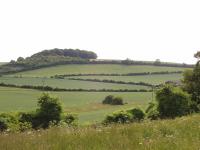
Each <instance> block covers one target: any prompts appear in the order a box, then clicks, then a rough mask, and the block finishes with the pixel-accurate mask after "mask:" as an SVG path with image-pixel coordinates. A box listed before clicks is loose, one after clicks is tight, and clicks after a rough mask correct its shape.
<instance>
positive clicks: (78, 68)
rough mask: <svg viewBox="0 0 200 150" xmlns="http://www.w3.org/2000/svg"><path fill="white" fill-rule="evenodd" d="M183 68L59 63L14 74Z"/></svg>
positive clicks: (97, 72)
mask: <svg viewBox="0 0 200 150" xmlns="http://www.w3.org/2000/svg"><path fill="white" fill-rule="evenodd" d="M183 70H185V68H178V67H161V66H146V65H142V66H141V65H131V66H127V65H115V64H105V65H101V64H96V65H91V64H90V65H85V64H84V65H76V64H73V65H60V66H55V67H48V68H42V69H37V70H32V71H25V72H20V73H16V74H14V75H22V76H29V77H41V76H42V77H49V76H53V75H56V74H58V75H59V74H78V73H82V74H84V73H87V74H92V73H95V74H99V73H120V74H125V73H140V72H160V71H183Z"/></svg>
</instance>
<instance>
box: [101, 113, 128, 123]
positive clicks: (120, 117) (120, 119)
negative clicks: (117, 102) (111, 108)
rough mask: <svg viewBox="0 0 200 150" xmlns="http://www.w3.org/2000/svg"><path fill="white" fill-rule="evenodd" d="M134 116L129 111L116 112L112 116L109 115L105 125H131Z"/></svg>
mask: <svg viewBox="0 0 200 150" xmlns="http://www.w3.org/2000/svg"><path fill="white" fill-rule="evenodd" d="M131 119H132V115H131V114H130V113H128V112H127V111H123V110H122V111H119V112H114V113H112V114H111V115H107V116H106V118H105V120H104V121H103V123H105V124H110V123H129V122H131Z"/></svg>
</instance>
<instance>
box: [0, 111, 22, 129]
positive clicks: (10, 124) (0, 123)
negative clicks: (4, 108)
mask: <svg viewBox="0 0 200 150" xmlns="http://www.w3.org/2000/svg"><path fill="white" fill-rule="evenodd" d="M8 129H9V130H10V131H17V130H19V122H18V120H17V117H16V116H15V115H14V114H8V113H2V114H0V131H6V130H8Z"/></svg>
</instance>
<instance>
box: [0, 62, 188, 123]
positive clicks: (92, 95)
mask: <svg viewBox="0 0 200 150" xmlns="http://www.w3.org/2000/svg"><path fill="white" fill-rule="evenodd" d="M185 69H186V68H178V67H158V66H147V65H143V66H139V65H128V66H127V65H113V64H107V65H99V64H98V65H60V66H55V67H48V68H42V69H37V70H32V71H25V72H19V73H16V74H10V75H4V76H2V77H0V82H3V83H6V84H15V85H33V86H38V85H39V86H51V87H54V88H56V87H58V88H65V89H133V90H135V89H138V90H139V89H151V88H149V87H147V86H140V85H129V84H116V83H103V82H91V81H78V80H69V79H68V78H65V79H54V78H49V77H50V76H53V75H56V74H78V73H82V74H91V73H105V74H106V73H108V74H111V73H119V74H125V73H142V72H161V71H169V72H170V71H183V70H185ZM181 76H182V75H181V74H163V75H140V76H76V77H74V78H82V79H102V80H103V79H109V80H116V81H126V82H147V83H150V84H160V83H164V82H165V81H169V80H170V81H171V80H173V81H174V80H175V81H177V80H180V79H181V78H182V77H181ZM50 93H51V94H52V95H55V96H57V97H59V99H60V100H61V102H62V103H63V106H64V110H65V112H72V113H77V114H78V115H79V122H80V124H91V123H94V122H101V121H102V120H103V119H104V118H105V116H106V115H107V114H109V113H112V112H113V111H117V110H121V109H127V108H133V107H140V108H142V109H143V110H145V108H146V106H147V104H148V103H149V102H150V101H151V100H152V97H153V96H152V92H50ZM41 94H42V91H39V90H31V89H19V88H8V87H0V110H1V112H11V111H12V112H13V111H32V110H35V109H36V108H37V99H38V97H39V96H40V95H41ZM108 95H114V96H120V97H122V98H123V99H124V102H125V103H128V104H125V105H123V106H110V105H103V104H101V103H102V101H103V99H104V98H105V97H106V96H108Z"/></svg>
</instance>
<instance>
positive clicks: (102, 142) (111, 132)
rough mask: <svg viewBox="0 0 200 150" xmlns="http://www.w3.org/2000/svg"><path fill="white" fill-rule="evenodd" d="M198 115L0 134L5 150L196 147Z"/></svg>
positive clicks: (180, 149) (177, 149)
mask: <svg viewBox="0 0 200 150" xmlns="http://www.w3.org/2000/svg"><path fill="white" fill-rule="evenodd" d="M199 125H200V115H193V116H187V117H182V118H177V119H175V120H159V121H152V122H148V121H146V122H142V123H134V124H128V125H113V126H109V127H97V128H94V127H80V128H78V129H69V128H59V127H57V128H51V129H48V130H42V131H40V132H38V131H34V132H30V131H29V132H25V133H13V134H12V133H11V134H8V135H7V134H6V135H5V134H2V135H0V148H1V149H5V150H13V149H14V150H26V149H29V150H44V149H48V150H62V149H67V150H199V148H200V142H199V141H200V130H199V128H200V126H199Z"/></svg>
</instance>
